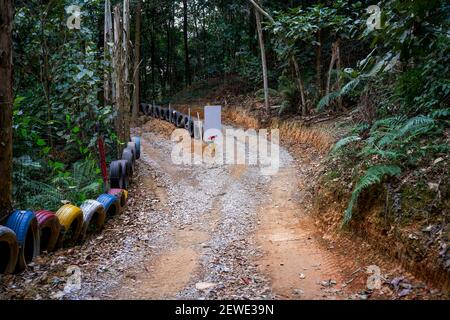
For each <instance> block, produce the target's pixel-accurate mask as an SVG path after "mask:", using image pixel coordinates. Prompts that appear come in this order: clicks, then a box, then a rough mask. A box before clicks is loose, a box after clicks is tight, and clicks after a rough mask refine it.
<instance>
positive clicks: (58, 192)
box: [13, 156, 102, 211]
mask: <svg viewBox="0 0 450 320" xmlns="http://www.w3.org/2000/svg"><path fill="white" fill-rule="evenodd" d="M13 164H14V170H13V182H14V183H13V186H14V188H13V197H14V199H15V205H16V206H17V207H19V208H26V209H30V210H40V209H47V210H53V211H56V210H57V209H58V208H59V207H60V206H61V205H62V201H63V200H64V201H68V202H70V203H73V204H75V205H81V203H82V202H83V201H84V200H86V199H90V198H96V197H97V196H98V194H100V193H101V191H102V180H101V177H100V175H99V174H100V172H99V169H98V168H97V165H96V163H95V162H94V161H92V160H88V161H81V162H76V163H74V164H73V167H72V170H70V171H65V170H64V165H63V164H62V163H52V166H48V165H46V164H44V163H43V162H42V161H34V160H32V159H31V157H30V156H22V157H20V158H14V162H13ZM52 176H53V177H52Z"/></svg>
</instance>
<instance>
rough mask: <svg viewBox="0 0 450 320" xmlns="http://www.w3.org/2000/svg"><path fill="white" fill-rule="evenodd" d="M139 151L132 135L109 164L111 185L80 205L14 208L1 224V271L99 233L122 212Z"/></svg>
mask: <svg viewBox="0 0 450 320" xmlns="http://www.w3.org/2000/svg"><path fill="white" fill-rule="evenodd" d="M140 155H141V140H140V138H139V137H133V138H132V141H131V142H129V143H128V145H127V147H126V148H125V149H124V150H123V153H122V159H121V160H118V161H113V162H112V163H111V164H110V167H109V169H110V189H109V191H108V192H107V193H106V194H102V195H100V196H99V197H98V198H97V199H96V200H86V201H85V202H84V203H83V204H82V205H81V206H80V207H76V206H74V205H72V204H66V205H64V206H62V207H61V208H60V209H59V210H58V211H57V212H51V211H46V210H40V211H36V212H32V211H20V210H16V211H14V212H13V213H12V214H11V215H10V216H9V217H8V218H7V219H6V222H5V224H4V225H0V274H2V273H13V272H20V271H23V270H25V269H26V266H27V264H28V263H30V262H31V261H32V260H33V259H34V258H35V257H37V256H38V255H39V254H40V253H42V252H44V251H47V252H52V251H56V250H58V249H59V248H66V247H70V246H73V245H75V244H77V243H80V242H82V241H84V240H85V239H86V238H87V236H88V235H90V234H94V233H98V232H99V231H100V230H101V229H102V228H103V226H104V224H105V222H106V221H107V219H108V218H110V217H113V216H115V215H117V214H120V213H122V212H123V211H124V210H125V208H126V205H127V199H128V191H127V189H128V187H129V185H130V183H131V181H132V177H133V172H134V167H135V162H136V160H137V159H139V158H140Z"/></svg>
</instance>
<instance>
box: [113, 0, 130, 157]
mask: <svg viewBox="0 0 450 320" xmlns="http://www.w3.org/2000/svg"><path fill="white" fill-rule="evenodd" d="M123 35H124V32H123V25H122V21H121V14H120V8H119V6H116V7H114V60H113V68H114V74H115V76H114V78H115V81H116V83H115V87H116V101H115V104H116V111H117V118H116V131H117V136H118V138H119V140H120V142H121V143H126V142H128V140H129V132H128V134H127V129H126V115H127V114H128V112H127V110H126V103H125V86H126V84H125V70H124V58H123V56H124V52H123V51H124V50H123V38H122V37H123ZM122 149H123V145H119V146H118V148H117V152H118V157H119V158H120V157H121V153H122Z"/></svg>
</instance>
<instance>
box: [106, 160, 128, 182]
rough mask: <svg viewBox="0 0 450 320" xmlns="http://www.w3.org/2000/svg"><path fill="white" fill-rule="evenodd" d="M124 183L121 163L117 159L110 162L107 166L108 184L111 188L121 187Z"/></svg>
mask: <svg viewBox="0 0 450 320" xmlns="http://www.w3.org/2000/svg"><path fill="white" fill-rule="evenodd" d="M124 183H125V182H124V181H123V173H122V164H121V163H120V162H119V161H113V162H111V164H110V166H109V184H110V186H111V188H122V185H123V184H124Z"/></svg>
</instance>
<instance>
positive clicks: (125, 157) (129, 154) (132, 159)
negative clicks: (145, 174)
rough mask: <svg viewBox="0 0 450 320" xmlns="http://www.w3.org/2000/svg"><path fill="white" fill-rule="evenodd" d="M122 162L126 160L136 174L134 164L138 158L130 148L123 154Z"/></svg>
mask: <svg viewBox="0 0 450 320" xmlns="http://www.w3.org/2000/svg"><path fill="white" fill-rule="evenodd" d="M122 160H126V161H128V162H129V163H130V165H131V167H132V168H133V172H134V164H135V162H136V158H135V157H134V155H133V151H132V150H131V149H129V148H125V149H124V150H123V152H122Z"/></svg>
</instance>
